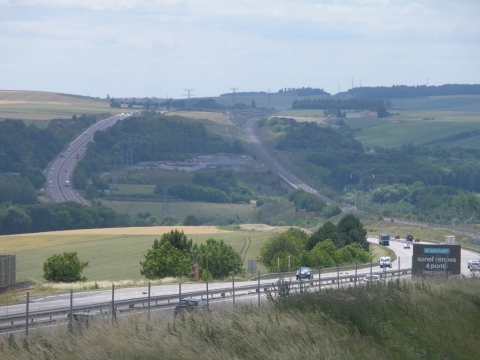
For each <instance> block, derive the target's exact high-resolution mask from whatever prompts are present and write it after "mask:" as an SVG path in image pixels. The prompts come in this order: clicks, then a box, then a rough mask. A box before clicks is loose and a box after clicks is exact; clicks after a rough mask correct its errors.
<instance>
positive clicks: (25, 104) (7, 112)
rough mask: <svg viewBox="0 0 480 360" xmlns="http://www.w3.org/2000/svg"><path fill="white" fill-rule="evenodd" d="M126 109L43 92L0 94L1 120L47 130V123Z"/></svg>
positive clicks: (7, 91) (88, 98) (77, 97)
mask: <svg viewBox="0 0 480 360" xmlns="http://www.w3.org/2000/svg"><path fill="white" fill-rule="evenodd" d="M125 110H126V109H113V108H111V107H110V103H108V102H107V101H102V100H100V99H96V98H92V97H87V96H78V95H68V94H58V93H51V92H43V91H13V90H12V91H10V90H0V120H4V119H20V120H24V121H25V122H26V123H27V124H30V123H32V122H36V121H41V122H42V123H41V124H36V125H37V126H38V125H39V126H41V127H42V126H43V127H44V126H46V124H48V120H52V119H62V118H65V119H67V118H68V119H69V118H71V117H72V116H73V115H77V116H80V115H82V114H86V115H90V114H103V113H107V112H108V113H110V114H117V113H122V112H125Z"/></svg>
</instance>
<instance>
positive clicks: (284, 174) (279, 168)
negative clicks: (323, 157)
mask: <svg viewBox="0 0 480 360" xmlns="http://www.w3.org/2000/svg"><path fill="white" fill-rule="evenodd" d="M260 119H261V117H259V116H254V117H251V118H249V119H247V120H246V121H245V124H244V126H243V135H244V136H245V140H247V141H248V142H249V143H250V144H251V145H252V146H253V147H254V148H255V150H256V151H257V153H258V154H259V155H260V157H261V158H262V160H263V162H265V163H266V164H268V165H269V166H270V167H271V168H272V170H274V171H275V172H276V173H277V174H278V175H279V176H280V177H281V178H282V179H283V180H284V181H285V182H286V183H288V184H289V185H290V186H291V187H293V188H294V189H303V190H305V191H306V192H308V193H310V194H314V195H316V196H318V197H319V198H320V199H322V200H323V201H325V202H326V203H327V204H332V203H334V202H335V201H333V200H332V199H330V198H328V197H326V196H323V195H321V194H319V193H318V191H317V190H315V189H314V188H312V187H311V186H309V185H307V184H306V183H304V182H303V181H302V180H300V179H299V178H298V177H296V176H295V175H293V174H292V173H291V172H290V171H289V170H287V169H286V168H285V167H284V166H283V165H282V164H280V163H279V162H278V161H277V160H276V159H275V158H274V157H273V156H272V155H271V154H270V153H269V152H268V150H267V149H266V148H265V147H264V146H263V145H262V143H261V142H260V141H259V140H258V138H257V137H256V136H255V133H254V132H253V127H254V126H255V123H256V122H258V121H259V120H260ZM342 208H343V206H342ZM350 208H351V206H350ZM345 210H346V209H344V211H345Z"/></svg>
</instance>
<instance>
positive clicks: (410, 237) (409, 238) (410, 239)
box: [406, 234, 413, 242]
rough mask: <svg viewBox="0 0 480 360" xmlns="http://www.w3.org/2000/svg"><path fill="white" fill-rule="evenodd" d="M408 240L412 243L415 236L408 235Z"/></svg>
mask: <svg viewBox="0 0 480 360" xmlns="http://www.w3.org/2000/svg"><path fill="white" fill-rule="evenodd" d="M406 240H407V241H410V242H412V241H413V235H410V234H408V235H407V237H406Z"/></svg>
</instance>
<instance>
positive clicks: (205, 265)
mask: <svg viewBox="0 0 480 360" xmlns="http://www.w3.org/2000/svg"><path fill="white" fill-rule="evenodd" d="M198 266H199V268H200V276H202V275H203V274H202V273H203V272H204V271H206V274H207V275H211V277H212V278H213V279H222V278H225V277H227V276H229V275H232V274H238V273H240V272H242V259H241V257H240V255H239V254H238V252H236V251H235V250H234V249H233V247H232V246H231V245H228V244H225V242H224V241H223V240H220V241H218V240H215V239H212V238H210V239H208V240H207V242H206V243H205V244H200V246H199V248H198ZM204 277H205V276H202V278H204Z"/></svg>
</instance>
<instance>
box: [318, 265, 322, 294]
mask: <svg viewBox="0 0 480 360" xmlns="http://www.w3.org/2000/svg"><path fill="white" fill-rule="evenodd" d="M318 291H322V272H321V271H320V266H319V267H318Z"/></svg>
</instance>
